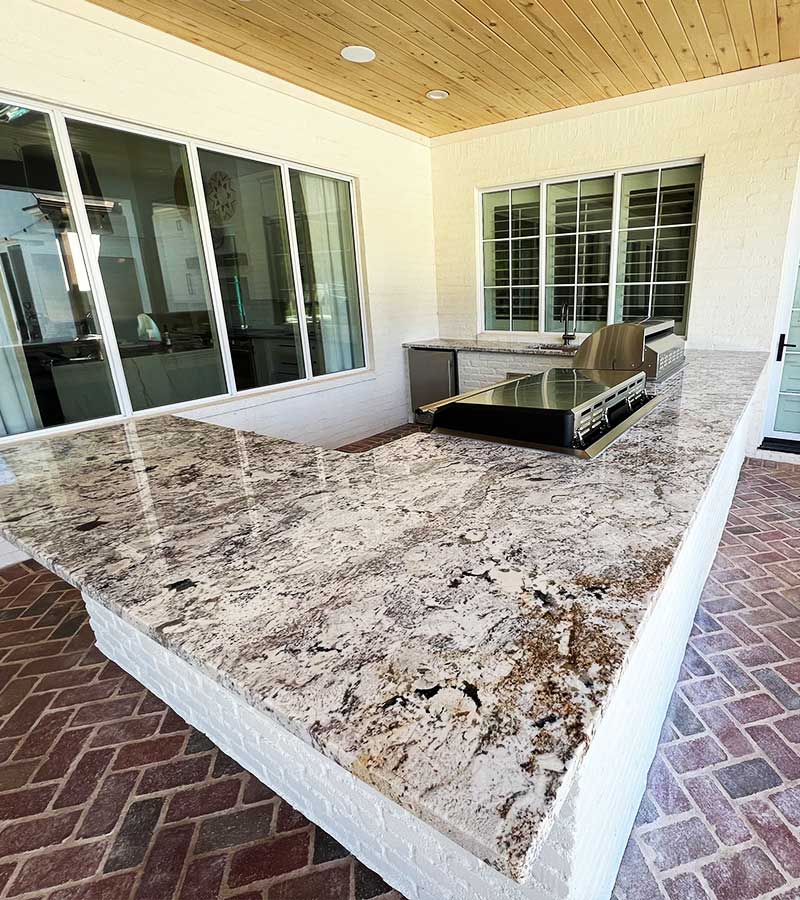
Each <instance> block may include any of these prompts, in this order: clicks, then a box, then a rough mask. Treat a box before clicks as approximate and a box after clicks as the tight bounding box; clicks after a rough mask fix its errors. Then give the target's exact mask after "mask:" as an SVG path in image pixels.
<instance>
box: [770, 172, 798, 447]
mask: <svg viewBox="0 0 800 900" xmlns="http://www.w3.org/2000/svg"><path fill="white" fill-rule="evenodd" d="M799 280H800V156H798V166H797V169H796V175H795V184H794V194H793V197H792V206H791V210H790V212H789V230H788V232H787V235H786V249H785V251H784V254H783V264H782V266H781V280H780V288H779V293H778V305H777V309H776V312H775V327H774V330H773V335H772V343H771V345H770V360H769V366H770V372H769V381H768V385H767V400H766V404H765V410H764V425H763V428H762V437H764V438H770V439H773V440H775V439H777V440H785V441H792V442H797V443H800V433H798V432H794V431H777V430H776V429H775V414H776V412H777V408H778V397H779V394H780V384H781V377H782V375H783V362H784V360H785V358H786V354H785V353H784V356H783V360H781V361H780V362H778V360H777V354H778V342H779V340H780V336H781V335H782V334H787V333H788V331H789V322H790V317H791V314H792V303H793V300H794V295H795V290H796V289H797V283H798V281H799ZM798 352H800V348H798Z"/></svg>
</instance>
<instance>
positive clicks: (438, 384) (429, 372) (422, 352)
mask: <svg viewBox="0 0 800 900" xmlns="http://www.w3.org/2000/svg"><path fill="white" fill-rule="evenodd" d="M408 377H409V381H410V383H411V408H412V410H414V409H417V408H418V407H420V406H425V405H426V404H427V403H435V402H436V401H437V400H444V399H445V398H446V397H454V396H455V395H456V394H457V393H458V366H457V364H456V352H455V350H426V349H423V348H417V347H410V348H409V350H408Z"/></svg>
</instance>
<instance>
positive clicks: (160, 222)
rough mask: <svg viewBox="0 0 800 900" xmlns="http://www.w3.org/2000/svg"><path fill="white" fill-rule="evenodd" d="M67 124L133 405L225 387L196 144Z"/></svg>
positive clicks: (197, 396)
mask: <svg viewBox="0 0 800 900" xmlns="http://www.w3.org/2000/svg"><path fill="white" fill-rule="evenodd" d="M67 128H68V131H69V137H70V141H71V143H72V149H73V153H74V156H75V162H76V164H77V167H78V175H79V178H80V183H81V189H82V191H83V196H84V202H85V204H86V208H87V213H88V215H89V221H90V224H91V228H92V233H93V235H94V239H95V252H96V254H97V259H98V261H99V265H100V270H101V272H102V275H103V283H104V285H105V291H106V295H107V297H108V304H109V307H110V311H111V318H112V320H113V323H114V331H115V333H116V339H117V343H118V345H119V350H120V355H121V357H122V366H123V369H124V371H125V377H126V380H127V384H128V391H129V393H130V398H131V405H132V407H133V409H134V410H141V409H150V408H153V407H158V406H166V405H168V404H172V403H179V402H184V401H188V400H197V399H200V398H203V397H213V396H216V395H219V394H223V393H225V392H226V385H225V378H224V374H223V368H222V360H221V358H220V350H219V339H218V335H217V329H216V327H215V323H214V318H213V314H212V311H211V297H210V292H209V288H208V283H207V279H206V274H205V266H204V262H203V251H202V245H201V241H200V230H199V226H198V221H197V211H196V209H195V204H194V198H193V196H192V190H191V184H190V180H189V164H188V157H187V152H186V148H185V147H184V146H183V145H181V144H174V143H171V142H170V141H164V140H159V139H156V138H151V137H145V136H143V135H138V134H131V133H129V132H125V131H119V130H117V129H114V128H106V127H104V126H100V125H93V124H90V123H86V122H77V121H68V122H67Z"/></svg>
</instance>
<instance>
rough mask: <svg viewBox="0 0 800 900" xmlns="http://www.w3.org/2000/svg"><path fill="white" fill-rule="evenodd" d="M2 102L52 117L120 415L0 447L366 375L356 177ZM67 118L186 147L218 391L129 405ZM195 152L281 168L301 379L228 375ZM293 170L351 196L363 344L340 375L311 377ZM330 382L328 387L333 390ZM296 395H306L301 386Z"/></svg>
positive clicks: (20, 100)
mask: <svg viewBox="0 0 800 900" xmlns="http://www.w3.org/2000/svg"><path fill="white" fill-rule="evenodd" d="M0 103H9V104H13V105H15V106H24V107H25V108H26V109H30V110H31V111H32V112H37V113H42V114H44V115H46V116H47V117H48V119H49V122H50V125H51V127H52V130H53V139H54V144H55V152H56V157H57V162H58V164H59V166H60V168H61V171H62V173H63V176H64V181H65V185H64V187H65V189H66V194H67V200H68V202H69V205H70V209H71V211H72V214H73V216H74V220H75V223H74V224H75V230H76V232H77V235H78V240H79V244H80V247H81V250H82V252H83V255H84V260H85V262H86V269H87V271H88V275H89V285H90V287H91V290H92V299H93V302H94V306H95V311H96V313H97V317H98V324H99V326H100V331H101V334H102V336H103V345H104V350H105V353H106V357H107V359H108V362H109V369H110V374H111V379H112V383H113V386H114V390H115V395H116V400H117V404H118V406H119V410H120V411H119V413H117V414H114V415H110V416H103V417H102V418H98V419H88V420H86V421H83V422H70V423H67V424H64V425H56V426H53V427H50V428H39V429H37V430H35V431H26V432H23V433H20V434H13V435H7V436H5V437H0V447H3V446H6V445H9V444H16V443H20V442H22V441H26V440H32V439H36V438H42V437H49V436H51V435H58V434H65V433H70V432H74V431H81V430H84V429H89V428H97V427H102V426H105V425H112V424H114V423H118V422H125V421H130V420H136V419H140V418H147V417H149V416H153V415H160V414H165V413H180V412H187V411H190V410H193V409H199V408H202V407H207V406H210V405H214V404H217V403H221V402H224V401H229V400H236V399H250V398H253V397H256V396H259V395H269V394H277V393H281V392H285V391H287V390H288V389H292V388H298V389H302V388H303V387H308V388H309V389H310V390H309V391H308V392H309V393H314V392H316V391H317V390H319V389H320V387H322V386H323V385H325V383H326V382H335V381H343V382H346V381H349V380H350V379H352V378H356V379H358V380H360V379H363V377H364V376H365V375H371V374H372V373H373V365H372V351H371V346H370V343H371V342H370V336H371V333H372V330H371V328H370V325H369V318H368V305H367V301H366V291H365V280H364V274H363V261H362V246H361V238H362V233H363V232H362V228H361V221H360V217H359V206H358V203H357V192H356V184H357V179H356V177H355V176H353V175H349V174H345V173H342V172H337V171H333V170H329V169H322V168H319V167H317V166H310V165H307V164H305V163H300V162H294V161H291V160H286V159H281V158H278V157H274V156H269V155H268V154H265V153H259V152H258V151H254V150H248V149H246V148H242V147H237V146H233V145H228V144H219V143H215V142H213V141H207V140H203V139H200V138H195V137H193V136H191V135H187V134H183V133H181V132H172V131H166V130H164V129H160V128H153V127H151V126H148V125H142V124H140V123H137V122H130V121H128V120H126V119H118V118H114V117H111V116H104V115H98V114H95V113H91V112H87V111H85V110H81V109H77V108H74V107H70V106H65V105H63V104H53V103H47V102H44V101H40V100H38V99H36V98H31V97H27V96H25V95H22V94H14V93H9V92H6V91H0ZM67 119H71V120H74V121H79V122H86V123H89V124H93V125H100V126H102V127H104V128H113V129H116V130H117V131H123V132H128V133H130V134H138V135H142V136H143V137H150V138H155V139H156V140H163V141H170V142H171V143H174V144H180V145H181V146H184V147H185V148H186V151H187V155H188V159H189V181H190V184H189V185H188V187H189V188H190V189H191V190H192V192H193V196H194V199H195V206H196V209H197V218H198V225H199V230H200V238H201V244H202V251H203V258H204V262H205V270H206V278H207V280H208V286H209V293H210V298H211V312H212V326H213V328H214V330H215V333H216V335H217V341H218V348H219V352H220V358H221V362H222V368H223V374H224V379H225V390H224V392H222V393H220V394H215V395H213V396H210V397H201V398H198V399H196V400H188V401H181V402H179V403H170V404H167V405H165V406H157V407H151V408H148V409H142V410H134V409H133V408H132V406H131V400H130V395H129V393H128V387H127V383H126V380H125V373H124V371H123V367H122V359H121V356H120V352H119V346H118V344H117V340H116V334H115V331H114V324H113V320H112V316H111V309H110V306H109V303H108V298H107V296H106V293H105V286H104V284H103V278H102V275H101V272H100V264H99V261H98V260H97V259H95V258H94V254H93V253H92V252H91V246H92V232H91V225H90V224H89V217H88V215H87V212H86V206H85V204H84V199H83V191H82V190H81V186H80V181H79V178H78V171H77V168H76V166H75V160H74V158H73V155H72V146H71V143H70V140H69V134H68V131H67V124H66V123H67ZM198 150H209V151H211V152H215V153H221V154H226V155H227V156H233V157H241V158H243V159H251V160H254V161H255V162H261V163H265V164H268V165H273V166H276V167H278V169H279V171H280V177H281V188H282V191H283V199H284V208H285V213H286V225H287V230H288V233H289V256H290V260H291V263H292V276H293V281H294V291H295V304H296V308H297V320H298V325H299V330H300V338H301V347H302V359H303V370H304V376H303V377H302V378H297V379H294V380H292V381H283V382H280V383H279V384H271V385H265V386H263V387H255V388H245V389H243V390H237V389H236V383H235V380H234V374H233V361H232V357H231V349H230V343H229V341H228V335H227V327H226V324H225V313H224V308H223V302H222V291H221V288H220V283H219V275H218V273H217V267H216V262H215V257H214V253H213V242H212V236H211V225H210V221H209V218H208V210H207V208H206V201H205V194H204V192H203V190H202V185H203V181H202V177H201V173H200V162H199V157H198ZM291 170H297V171H302V172H311V173H313V174H315V175H322V176H324V177H326V178H333V179H336V180H338V181H344V182H346V183H347V185H348V191H349V196H350V210H351V215H352V223H353V245H354V248H355V266H356V283H357V288H358V297H359V315H360V317H361V340H362V343H363V348H364V365H363V366H359V367H358V368H355V369H347V370H345V371H342V372H331V373H328V374H325V375H314V374H313V373H312V367H311V353H310V345H309V340H308V323H307V321H306V316H305V301H304V292H303V283H302V278H301V274H300V260H299V255H298V248H297V234H296V231H295V227H294V209H293V205H292V189H291V181H290V178H289V173H290V171H291ZM333 386H334V385H330V387H333ZM301 393H306V392H305V391H301Z"/></svg>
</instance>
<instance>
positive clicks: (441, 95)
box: [425, 91, 450, 100]
mask: <svg viewBox="0 0 800 900" xmlns="http://www.w3.org/2000/svg"><path fill="white" fill-rule="evenodd" d="M425 96H426V97H427V98H428V100H447V98H448V97H449V96H450V91H428V93H427V94H425Z"/></svg>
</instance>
